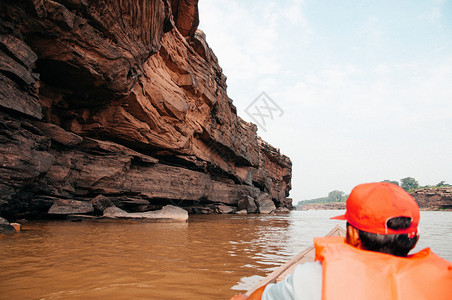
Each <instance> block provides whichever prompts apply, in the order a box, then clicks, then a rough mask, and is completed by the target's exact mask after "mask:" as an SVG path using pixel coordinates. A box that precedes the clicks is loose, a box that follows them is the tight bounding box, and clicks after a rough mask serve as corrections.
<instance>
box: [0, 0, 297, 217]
mask: <svg viewBox="0 0 452 300" xmlns="http://www.w3.org/2000/svg"><path fill="white" fill-rule="evenodd" d="M197 4H198V1H197V0H175V1H160V0H158V1H156V0H145V1H139V2H136V1H132V0H124V1H119V2H118V1H109V2H108V1H107V2H95V1H86V0H62V1H34V2H33V3H31V4H30V3H25V2H23V1H7V2H1V3H0V22H1V24H2V26H0V36H1V37H0V46H1V47H0V48H1V49H2V50H1V51H3V52H0V69H1V70H2V72H0V80H2V81H1V83H2V84H0V109H1V111H0V141H1V144H0V163H1V166H2V168H1V169H0V209H1V210H2V212H4V213H5V215H7V216H14V217H16V216H17V217H27V216H28V215H39V214H45V213H46V212H47V211H48V210H49V208H50V207H51V206H52V205H53V203H54V201H55V199H81V200H86V201H85V202H88V201H90V200H92V197H93V195H100V194H102V195H103V196H104V197H106V198H107V199H109V200H111V201H112V202H113V203H114V204H115V205H117V206H119V207H121V208H124V209H127V210H128V211H146V210H150V209H155V208H160V207H164V206H165V205H167V204H169V203H175V204H177V205H180V206H183V207H186V208H187V210H190V212H199V213H205V212H209V213H211V212H214V211H215V210H216V206H215V205H220V204H222V205H227V206H230V207H234V208H233V210H234V209H235V207H236V206H237V205H238V202H239V200H241V199H244V198H246V197H248V198H247V199H248V204H246V203H245V204H243V203H242V204H241V205H245V206H247V207H246V209H247V211H248V212H249V213H250V212H254V211H255V210H256V208H255V207H254V206H253V203H254V200H253V199H256V198H257V197H258V196H259V195H260V194H262V193H267V194H268V195H269V196H268V197H269V198H270V201H271V202H272V203H273V205H275V203H276V206H281V207H287V208H289V209H290V208H291V201H290V198H287V197H288V194H289V191H290V189H291V183H290V181H291V162H290V159H289V158H287V157H286V156H284V155H282V154H281V153H280V152H279V150H278V149H277V148H275V147H273V146H271V145H269V144H267V143H265V142H264V141H262V140H261V139H260V138H259V137H258V136H257V134H256V131H257V127H256V125H254V124H251V123H247V122H245V121H243V120H242V119H240V118H239V117H238V116H237V111H236V108H235V106H234V105H233V104H232V100H231V99H230V98H229V97H228V96H227V92H226V87H227V85H226V76H225V75H224V74H223V73H222V69H221V67H220V66H219V65H218V60H217V58H216V56H215V54H214V53H213V51H212V49H210V47H209V45H208V43H207V40H206V36H205V34H204V33H202V32H201V31H196V30H197V25H198V22H199V18H198V9H197ZM173 27H174V28H173ZM36 119H41V121H37V120H36ZM250 199H251V200H252V201H250ZM267 202H268V201H267ZM268 204H270V202H268ZM209 205H210V206H212V207H210V206H209ZM100 207H101V205H100V204H99V208H98V209H100ZM262 207H264V206H262ZM102 208H103V206H102ZM262 210H264V208H262Z"/></svg>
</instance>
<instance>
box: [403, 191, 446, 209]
mask: <svg viewBox="0 0 452 300" xmlns="http://www.w3.org/2000/svg"><path fill="white" fill-rule="evenodd" d="M410 194H411V196H413V198H414V199H415V200H416V202H417V204H418V205H419V208H420V209H421V210H452V187H441V188H428V189H419V190H415V191H413V192H411V193H410Z"/></svg>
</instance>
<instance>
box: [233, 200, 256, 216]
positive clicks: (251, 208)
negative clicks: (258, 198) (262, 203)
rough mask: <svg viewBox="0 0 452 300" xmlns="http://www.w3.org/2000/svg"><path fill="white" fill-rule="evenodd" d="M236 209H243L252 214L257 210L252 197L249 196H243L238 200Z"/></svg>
mask: <svg viewBox="0 0 452 300" xmlns="http://www.w3.org/2000/svg"><path fill="white" fill-rule="evenodd" d="M237 209H238V210H243V209H245V210H246V212H247V213H249V214H254V213H256V212H257V205H256V203H255V202H254V198H252V197H250V196H245V197H243V198H242V199H240V200H239V202H238V203H237Z"/></svg>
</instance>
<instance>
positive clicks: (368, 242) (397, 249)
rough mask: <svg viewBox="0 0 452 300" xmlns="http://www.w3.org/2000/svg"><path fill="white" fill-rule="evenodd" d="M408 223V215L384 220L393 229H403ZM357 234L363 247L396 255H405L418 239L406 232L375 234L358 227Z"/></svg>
mask: <svg viewBox="0 0 452 300" xmlns="http://www.w3.org/2000/svg"><path fill="white" fill-rule="evenodd" d="M347 225H349V224H347ZM410 225H411V218H408V217H396V218H392V219H389V220H388V221H387V222H386V226H387V227H388V228H390V229H394V230H397V229H405V228H408V227H409V226H410ZM358 234H359V239H360V240H361V246H362V248H363V249H365V250H370V251H376V252H382V253H388V254H392V255H396V256H407V255H408V252H410V250H411V249H413V248H414V246H416V242H417V240H418V235H415V236H414V237H412V238H410V237H408V234H376V233H371V232H366V231H362V230H359V229H358Z"/></svg>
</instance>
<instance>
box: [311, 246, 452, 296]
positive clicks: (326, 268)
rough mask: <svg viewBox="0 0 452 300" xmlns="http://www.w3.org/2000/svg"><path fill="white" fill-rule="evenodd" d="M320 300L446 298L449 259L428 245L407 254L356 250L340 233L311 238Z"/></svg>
mask: <svg viewBox="0 0 452 300" xmlns="http://www.w3.org/2000/svg"><path fill="white" fill-rule="evenodd" d="M314 245H315V248H316V260H319V261H321V262H322V269H323V275H322V276H323V285H322V299H323V300H330V299H334V300H340V299H346V300H351V299H357V300H358V299H359V300H363V299H365V300H383V299H397V300H405V299H409V300H417V299H419V300H420V299H432V300H450V299H452V263H451V262H449V261H447V260H445V259H443V258H441V257H439V256H438V255H436V254H434V253H433V252H432V251H431V250H430V249H429V248H426V249H424V250H422V251H420V252H418V253H415V254H413V255H409V256H408V257H397V256H393V255H389V254H384V253H378V252H373V251H366V250H360V249H357V248H355V247H353V246H350V245H348V244H347V243H345V239H344V238H343V237H327V238H315V239H314Z"/></svg>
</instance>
